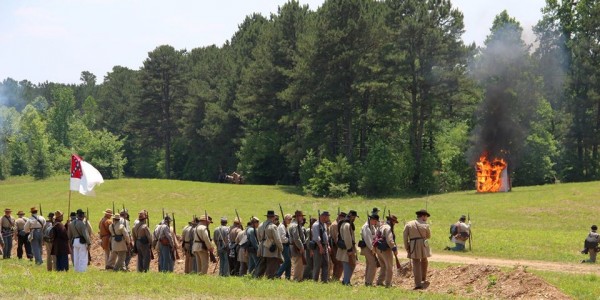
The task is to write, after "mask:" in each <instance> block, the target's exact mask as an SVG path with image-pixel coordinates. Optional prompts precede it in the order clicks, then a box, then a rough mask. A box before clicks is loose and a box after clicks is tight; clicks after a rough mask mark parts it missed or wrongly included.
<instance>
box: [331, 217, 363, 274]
mask: <svg viewBox="0 0 600 300" xmlns="http://www.w3.org/2000/svg"><path fill="white" fill-rule="evenodd" d="M356 218H358V213H357V212H356V211H355V210H351V211H349V212H348V215H347V216H346V218H345V219H343V220H340V221H339V222H338V230H339V232H338V238H337V243H338V245H339V246H338V247H337V253H336V259H337V261H339V262H341V263H342V266H343V269H344V271H343V272H344V273H343V274H344V278H343V279H342V284H344V285H350V279H352V274H353V273H354V269H355V268H356V241H355V237H354V232H355V230H356V228H355V226H354V220H356Z"/></svg>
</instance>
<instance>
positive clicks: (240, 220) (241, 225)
mask: <svg viewBox="0 0 600 300" xmlns="http://www.w3.org/2000/svg"><path fill="white" fill-rule="evenodd" d="M235 216H236V217H237V218H238V221H239V222H240V228H241V229H242V230H244V225H243V224H242V219H240V215H239V214H238V212H237V208H236V209H235Z"/></svg>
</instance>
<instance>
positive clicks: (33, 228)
mask: <svg viewBox="0 0 600 300" xmlns="http://www.w3.org/2000/svg"><path fill="white" fill-rule="evenodd" d="M37 212H38V210H37V208H35V207H32V208H31V217H29V219H27V223H25V233H28V234H29V242H30V243H31V251H32V252H33V256H34V257H35V264H36V265H38V266H39V265H41V264H43V263H44V260H43V259H42V228H43V227H44V224H46V219H44V217H42V216H38V215H37Z"/></svg>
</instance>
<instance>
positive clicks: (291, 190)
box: [277, 185, 431, 200]
mask: <svg viewBox="0 0 600 300" xmlns="http://www.w3.org/2000/svg"><path fill="white" fill-rule="evenodd" d="M277 188H278V189H279V190H280V191H282V192H284V193H288V194H292V195H298V196H304V197H311V195H309V194H306V193H304V191H303V190H302V187H300V186H295V185H278V186H277ZM429 196H431V195H429ZM357 197H358V198H363V199H364V200H392V199H397V200H401V199H402V200H405V199H415V198H426V197H428V196H426V195H422V194H419V193H414V192H403V193H395V194H391V195H348V196H346V197H342V198H336V199H339V200H344V199H355V198H357ZM316 198H319V197H316ZM316 198H315V199H316ZM332 199H333V198H332Z"/></svg>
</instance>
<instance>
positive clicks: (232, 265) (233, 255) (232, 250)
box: [227, 217, 243, 276]
mask: <svg viewBox="0 0 600 300" xmlns="http://www.w3.org/2000/svg"><path fill="white" fill-rule="evenodd" d="M242 228H243V227H242V220H240V218H239V217H236V218H235V219H234V220H233V225H231V227H230V228H229V233H228V234H227V239H228V240H229V245H228V247H227V249H228V253H227V258H228V259H229V275H231V276H238V274H239V270H240V263H239V262H238V260H237V254H238V253H237V251H238V244H237V243H236V242H235V240H236V238H237V236H238V234H239V233H240V232H242Z"/></svg>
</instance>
